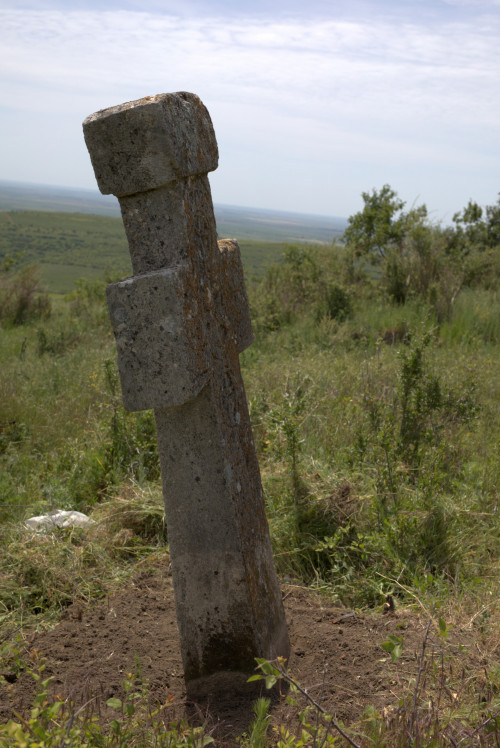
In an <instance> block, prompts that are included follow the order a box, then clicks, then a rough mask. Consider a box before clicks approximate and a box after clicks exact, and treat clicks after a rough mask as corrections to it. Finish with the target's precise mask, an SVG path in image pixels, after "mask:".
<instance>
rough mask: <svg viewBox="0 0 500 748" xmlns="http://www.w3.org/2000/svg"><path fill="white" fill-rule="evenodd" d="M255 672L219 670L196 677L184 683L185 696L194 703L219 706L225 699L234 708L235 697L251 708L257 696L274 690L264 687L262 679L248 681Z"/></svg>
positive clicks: (271, 693) (269, 693) (270, 693)
mask: <svg viewBox="0 0 500 748" xmlns="http://www.w3.org/2000/svg"><path fill="white" fill-rule="evenodd" d="M252 674H255V673H236V672H229V671H227V672H220V673H213V674H212V675H209V676H206V677H205V678H197V679H196V680H194V681H190V682H189V683H187V684H186V696H187V699H188V700H189V701H191V702H194V703H195V704H196V705H198V707H199V706H201V707H203V706H205V705H207V706H208V705H211V706H212V707H213V706H214V705H217V706H218V707H219V708H220V707H221V706H223V705H224V703H225V702H226V701H227V702H228V703H230V704H231V705H232V706H233V708H234V702H235V699H236V700H238V701H240V702H242V703H243V704H245V703H247V704H248V707H249V708H251V706H252V705H253V703H254V702H255V700H256V699H258V698H259V696H263V695H266V696H270V697H272V696H273V694H274V691H273V690H271V689H267V688H266V687H265V684H264V681H262V680H259V681H252V682H250V683H249V682H248V679H249V677H250V676H251V675H252Z"/></svg>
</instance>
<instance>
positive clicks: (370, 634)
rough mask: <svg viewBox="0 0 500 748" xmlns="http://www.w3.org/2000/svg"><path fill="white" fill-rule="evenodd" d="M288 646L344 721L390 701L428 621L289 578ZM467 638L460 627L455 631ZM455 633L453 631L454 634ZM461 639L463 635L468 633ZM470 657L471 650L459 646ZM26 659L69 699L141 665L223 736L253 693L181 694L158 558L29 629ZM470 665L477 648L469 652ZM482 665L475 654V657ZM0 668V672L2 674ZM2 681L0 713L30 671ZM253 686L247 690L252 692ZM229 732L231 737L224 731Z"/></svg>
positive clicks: (302, 676) (24, 691) (23, 693)
mask: <svg viewBox="0 0 500 748" xmlns="http://www.w3.org/2000/svg"><path fill="white" fill-rule="evenodd" d="M283 597H284V604H285V609H286V615H287V620H288V624H289V631H290V639H291V643H292V654H291V658H290V662H289V672H290V673H291V674H292V675H293V677H294V678H295V679H296V680H297V681H298V682H299V683H300V684H301V685H302V686H304V687H306V688H307V689H308V691H309V693H310V694H311V695H312V696H313V697H314V698H315V699H316V700H317V701H318V702H320V703H321V705H322V706H323V707H324V709H326V710H327V711H328V712H329V713H330V714H335V715H336V717H337V718H338V719H339V720H342V721H343V722H344V723H345V724H349V723H352V722H353V721H355V720H357V719H359V718H360V717H361V715H362V713H363V710H364V709H365V707H366V706H367V705H369V704H371V705H373V706H375V707H377V708H379V709H380V710H387V709H390V708H391V707H393V706H395V705H397V702H398V699H399V698H400V697H401V693H402V691H403V690H404V687H405V684H406V685H408V683H411V679H412V678H414V677H415V675H416V673H417V671H418V658H419V654H420V651H421V649H422V641H423V638H424V633H425V629H426V626H427V621H426V620H425V619H424V618H419V617H418V616H417V615H416V614H415V612H414V611H410V610H407V611H402V612H400V611H396V612H394V613H392V612H389V613H388V614H387V615H385V614H384V613H383V610H382V607H381V608H380V611H379V612H376V613H374V614H372V615H362V614H359V613H357V612H354V611H350V610H348V609H346V608H338V607H334V606H332V605H330V604H329V603H328V601H327V600H326V599H325V598H323V597H321V596H319V595H317V594H314V593H312V592H311V591H309V590H307V589H305V588H303V587H300V586H298V585H297V586H296V585H293V584H290V585H287V586H284V588H283ZM389 635H395V636H402V637H403V638H404V651H403V655H402V657H401V658H400V659H399V660H398V662H397V663H396V664H392V663H391V660H390V657H389V656H388V655H387V653H386V652H385V651H384V650H383V649H382V648H381V646H380V645H381V643H382V642H384V641H386V640H387V638H388V636H389ZM463 636H464V637H465V638H467V636H466V633H464V635H463ZM459 639H460V636H457V634H456V633H455V641H456V642H457V643H458V641H459ZM466 643H467V642H466ZM463 656H464V657H467V658H468V659H469V661H470V659H471V656H472V655H471V652H470V651H469V653H468V654H466V655H463ZM24 658H25V659H26V658H28V660H31V661H32V662H35V661H36V660H37V659H38V661H39V660H40V658H43V659H44V660H46V667H45V670H44V673H43V677H44V678H45V677H49V676H54V680H53V681H52V686H51V687H52V688H53V691H54V693H56V694H58V695H61V696H63V697H65V698H66V697H69V698H70V699H71V700H73V701H74V702H75V703H76V704H81V703H85V702H88V701H89V699H90V700H92V703H94V704H96V703H97V704H98V705H99V709H100V711H101V713H103V711H104V713H105V712H106V707H105V702H106V700H107V699H109V698H110V697H112V696H118V697H120V696H123V688H122V684H123V680H124V678H125V677H126V674H127V673H135V672H136V671H137V663H138V662H139V663H140V666H141V668H142V677H143V678H144V680H147V681H148V682H149V693H150V694H151V696H152V697H153V698H154V699H155V700H157V701H159V702H161V703H162V704H164V703H165V702H167V701H168V702H169V703H170V704H172V705H173V706H172V708H176V709H177V713H176V716H181V715H182V716H184V715H185V714H186V713H187V714H191V715H192V714H193V712H196V713H197V714H198V715H203V717H204V718H208V720H209V723H211V724H212V726H213V725H218V734H219V735H222V736H224V739H225V740H226V741H228V740H229V742H225V743H224V744H226V745H231V744H232V743H231V740H232V737H234V735H235V734H239V733H241V732H242V731H244V730H245V729H246V728H247V727H248V725H249V722H250V721H251V719H252V716H253V714H252V709H251V700H250V699H249V698H246V699H245V698H244V697H242V695H241V694H235V693H233V692H226V693H225V694H218V696H212V697H208V698H207V699H206V701H205V703H200V704H198V705H193V704H190V703H189V702H188V700H187V699H186V693H185V688H184V681H183V676H182V663H181V656H180V648H179V639H178V633H177V626H176V620H175V610H174V601H173V590H172V580H171V575H170V572H169V569H168V565H167V564H165V567H164V568H160V569H158V570H157V571H154V572H148V573H147V574H143V575H139V576H136V577H135V579H134V581H132V582H130V583H129V585H128V586H127V587H125V588H122V589H121V590H119V591H117V592H116V593H115V594H113V595H112V596H110V597H109V598H108V599H106V600H104V601H101V602H99V603H95V604H92V605H89V606H82V605H74V606H72V607H71V608H69V609H67V611H65V614H64V616H63V618H62V619H61V621H60V623H59V624H58V625H57V626H56V627H55V628H54V629H52V630H51V631H48V632H44V633H39V634H33V635H32V636H31V638H30V639H29V643H28V645H27V649H26V652H25V653H24ZM474 659H475V665H476V667H477V665H478V657H477V655H474ZM479 664H480V663H479ZM0 675H1V674H0ZM4 677H5V678H7V679H8V680H9V681H13V682H10V683H9V682H7V683H4V685H1V683H2V680H1V679H0V721H1V722H5V721H6V720H7V719H9V718H10V717H11V716H13V715H12V709H15V710H16V711H18V712H21V713H23V712H24V713H25V712H26V711H27V709H28V707H29V706H30V705H31V703H32V699H33V697H34V695H35V683H34V680H33V678H32V677H31V676H30V675H29V674H28V673H22V674H20V675H19V677H14V676H13V674H12V673H4ZM254 696H255V695H254V694H253V695H252V699H253V698H254ZM271 711H272V713H273V716H274V718H275V719H279V720H282V721H287V720H291V719H292V711H293V709H292V708H291V707H290V706H288V705H287V704H285V702H284V701H283V700H281V701H280V699H275V701H274V703H273V706H272V709H271ZM231 736H232V737H231Z"/></svg>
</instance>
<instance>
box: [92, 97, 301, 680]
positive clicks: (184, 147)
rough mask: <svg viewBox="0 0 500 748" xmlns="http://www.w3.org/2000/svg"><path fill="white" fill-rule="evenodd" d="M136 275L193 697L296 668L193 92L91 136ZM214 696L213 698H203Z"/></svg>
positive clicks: (123, 290)
mask: <svg viewBox="0 0 500 748" xmlns="http://www.w3.org/2000/svg"><path fill="white" fill-rule="evenodd" d="M83 128H84V135H85V141H86V144H87V148H88V150H89V153H90V157H91V160H92V165H93V167H94V171H95V175H96V179H97V183H98V185H99V188H100V190H101V192H102V193H104V194H111V193H112V194H114V195H116V196H117V197H118V198H119V201H120V207H121V212H122V216H123V222H124V225H125V230H126V234H127V238H128V242H129V248H130V254H131V258H132V267H133V272H134V275H133V277H131V278H127V279H126V280H123V281H120V282H118V283H112V284H111V285H109V286H108V287H107V300H108V307H109V313H110V317H111V322H112V326H113V331H114V334H115V338H116V345H117V350H118V367H119V371H120V379H121V386H122V396H123V402H124V405H125V408H126V409H127V410H130V411H134V410H144V409H149V408H153V409H154V413H155V420H156V430H157V438H158V448H159V455H160V464H161V471H162V482H163V496H164V501H165V516H166V522H167V530H168V539H169V547H170V555H171V562H172V574H173V583H174V592H175V601H176V611H177V621H178V626H179V633H180V639H181V649H182V657H183V665H184V675H185V680H186V684H187V686H188V691H189V690H193V688H196V687H197V686H199V685H200V684H205V685H206V684H207V683H211V684H213V683H214V680H215V681H217V679H219V680H221V679H222V680H225V682H226V683H227V678H228V677H229V674H235V675H236V674H238V673H239V674H240V678H239V680H240V681H241V674H245V677H246V675H247V674H249V673H251V672H252V671H253V670H254V669H255V657H266V658H269V659H271V658H274V657H277V656H279V655H281V656H283V657H287V656H288V654H289V641H288V632H287V627H286V622H285V617H284V612H283V605H282V600H281V594H280V589H279V585H278V581H277V577H276V573H275V569H274V563H273V558H272V552H271V543H270V537H269V530H268V524H267V519H266V514H265V508H264V499H263V493H262V485H261V479H260V472H259V466H258V462H257V457H256V453H255V448H254V443H253V438H252V431H251V426H250V419H249V415H248V407H247V402H246V396H245V391H244V387H243V381H242V378H241V373H240V367H239V358H238V355H239V353H240V352H241V351H243V350H244V349H245V348H246V347H247V346H249V345H250V343H251V342H252V340H253V333H252V328H251V321H250V312H249V306H248V299H247V295H246V290H245V285H244V280H243V270H242V264H241V259H240V254H239V247H238V244H237V243H236V242H235V241H234V240H225V241H221V242H219V243H218V242H217V234H216V226H215V218H214V213H213V206H212V199H211V193H210V186H209V182H208V176H207V173H208V172H209V171H213V170H214V169H216V168H217V164H218V150H217V142H216V139H215V133H214V130H213V126H212V122H211V119H210V115H209V113H208V111H207V110H206V108H205V107H204V105H203V104H202V102H201V101H200V99H199V98H198V97H197V96H195V95H194V94H190V93H173V94H161V95H158V96H148V97H146V98H144V99H140V100H138V101H132V102H128V103H126V104H121V105H119V106H116V107H111V108H109V109H104V110H102V111H100V112H96V113H95V114H92V115H90V116H89V117H87V119H86V120H85V122H84V123H83ZM202 688H203V685H202Z"/></svg>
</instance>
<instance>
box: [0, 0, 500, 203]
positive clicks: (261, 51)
mask: <svg viewBox="0 0 500 748" xmlns="http://www.w3.org/2000/svg"><path fill="white" fill-rule="evenodd" d="M448 1H449V2H452V1H453V2H455V1H456V2H458V1H459V0H448ZM482 5H483V6H484V5H485V3H483V4H482ZM488 5H490V6H491V5H492V3H489V4H488ZM490 10H491V9H490ZM0 28H2V47H1V49H0V70H1V71H2V72H1V76H2V79H3V82H2V89H3V95H2V105H3V107H5V108H6V109H7V110H8V111H9V112H10V114H11V115H12V116H11V117H10V118H9V121H12V122H15V121H16V113H19V114H20V116H22V117H24V120H25V122H26V123H27V122H28V118H32V119H35V120H38V121H40V119H41V118H44V119H46V120H47V123H51V126H52V127H53V128H57V126H58V124H57V123H59V126H60V127H62V126H63V123H64V126H66V122H67V121H68V120H71V122H72V124H73V126H74V133H73V135H74V138H75V140H72V137H73V135H72V136H69V135H68V138H69V140H68V143H70V142H72V143H76V138H81V135H80V131H79V130H77V128H76V122H79V121H81V120H82V119H83V118H84V117H85V116H86V115H87V114H89V113H90V112H91V111H95V110H97V109H100V108H103V107H106V106H111V105H114V104H117V103H120V102H122V101H126V100H130V99H134V98H139V97H141V96H144V95H147V94H152V93H159V92H162V91H175V90H191V91H194V92H196V93H198V94H199V95H200V96H201V98H202V99H203V100H204V101H205V103H206V104H207V106H208V108H209V110H210V112H211V113H212V116H213V119H214V123H215V125H216V132H217V135H218V139H219V142H220V145H221V152H222V155H224V153H223V150H222V147H223V146H224V144H225V143H227V147H228V149H231V152H234V153H239V154H241V158H242V161H241V163H242V166H243V165H245V163H246V160H245V154H247V153H248V151H252V154H253V155H252V158H253V159H258V154H262V158H263V159H264V160H265V159H266V158H273V159H274V162H275V163H280V162H282V163H283V164H284V167H286V164H290V160H291V159H297V160H299V161H300V160H301V159H302V160H304V159H308V160H309V163H310V164H319V163H321V162H322V161H325V160H326V159H328V160H330V159H331V160H332V161H335V159H337V160H339V159H348V158H350V159H354V160H356V161H357V162H359V161H360V160H361V159H365V160H366V163H367V168H370V164H372V165H373V168H375V163H378V164H379V165H380V164H386V165H391V164H398V163H399V164H401V163H405V164H408V168H411V166H410V165H411V163H412V162H418V163H419V165H420V164H421V162H422V161H423V160H425V159H426V158H427V160H429V162H430V161H431V160H432V159H435V161H434V163H437V164H439V163H442V164H449V163H452V162H453V160H454V159H455V160H456V159H457V154H459V153H461V155H460V158H461V159H463V161H464V162H466V161H473V160H474V159H475V158H480V157H481V158H483V155H482V154H483V153H491V154H494V155H493V159H494V160H495V159H497V158H498V157H497V156H496V154H497V153H498V148H497V149H496V151H494V149H493V143H496V145H498V138H497V136H496V132H497V128H498V121H499V120H500V100H499V97H498V95H497V90H498V80H499V78H500V45H499V43H498V41H499V39H498V36H499V35H498V31H497V28H496V27H495V24H492V23H491V22H488V23H487V22H486V21H485V20H484V19H482V18H481V17H480V16H478V18H477V21H476V22H475V23H474V24H466V23H464V22H458V21H456V20H454V19H451V20H448V21H444V20H441V21H440V22H439V23H438V22H435V23H433V24H432V25H431V26H427V25H425V24H423V23H422V22H419V21H418V18H415V19H413V22H409V20H408V19H406V20H405V21H404V22H403V21H401V22H399V21H395V20H394V19H392V20H391V19H388V18H387V16H381V17H380V18H378V17H376V16H373V17H368V18H366V19H362V18H360V19H359V20H356V21H354V20H345V19H344V20H335V19H327V20H324V19H322V20H317V19H314V18H312V19H309V20H304V19H302V20H300V21H298V20H296V21H293V20H287V21H284V20H274V21H272V20H269V21H268V22H266V23H265V24H263V23H262V22H259V21H257V20H255V18H251V17H247V18H236V17H232V18H226V19H224V22H222V21H221V18H220V17H217V18H215V17H209V16H204V17H203V16H198V17H192V16H189V17H185V18H181V17H179V16H174V15H159V14H153V13H149V12H132V11H126V10H119V11H102V12H98V11H88V10H78V11H71V10H69V11H60V10H47V11H41V10H38V11H36V10H35V11H30V10H17V11H16V10H12V9H11V10H8V9H5V10H4V11H1V10H0ZM35 129H36V128H35V127H34V126H32V130H31V131H30V132H34V131H35ZM40 129H43V131H44V137H45V138H46V137H49V135H48V132H50V126H49V124H47V126H46V127H43V128H40ZM15 137H16V138H17V135H16V136H15ZM54 137H55V138H56V139H57V135H56V134H55V135H54ZM12 138H14V135H13V136H12ZM8 142H9V139H8V138H7V139H6V140H5V143H6V144H8ZM11 142H13V141H12V140H11ZM16 142H18V141H17V140H16ZM0 147H1V146H0ZM5 147H6V148H7V147H8V145H6V146H5ZM68 147H69V146H68ZM488 147H489V148H490V150H488ZM81 149H82V150H81V153H80V155H79V156H78V158H80V157H81V158H82V159H83V158H86V154H85V153H84V152H83V145H82V146H81ZM40 150H41V151H42V150H43V146H42V145H41V146H40ZM7 155H8V154H7ZM41 157H42V156H40V158H41ZM7 162H8V159H7ZM297 163H298V161H297ZM280 168H281V167H280ZM61 169H62V171H61V174H64V167H63V166H61V167H60V170H61ZM10 176H11V178H13V177H12V175H10ZM54 181H56V180H54ZM59 181H60V180H59ZM223 200H224V201H226V202H230V200H228V199H226V198H223ZM234 202H241V200H234ZM253 204H259V203H258V201H257V199H255V200H253ZM295 207H297V206H295ZM320 212H321V211H320Z"/></svg>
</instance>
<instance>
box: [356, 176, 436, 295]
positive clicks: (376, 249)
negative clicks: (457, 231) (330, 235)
mask: <svg viewBox="0 0 500 748" xmlns="http://www.w3.org/2000/svg"><path fill="white" fill-rule="evenodd" d="M362 198H363V202H364V207H363V210H361V211H359V213H356V214H355V215H353V216H351V217H350V218H349V219H348V227H347V229H346V230H345V232H344V241H345V243H346V245H347V249H348V253H349V254H350V258H349V259H350V260H351V262H352V257H355V258H364V259H366V260H367V261H368V262H369V263H371V264H372V265H380V266H381V267H382V282H383V285H384V287H385V290H386V292H387V294H388V295H389V297H390V298H391V299H393V301H395V302H396V303H398V304H403V303H404V302H405V301H406V298H407V295H408V293H409V291H410V285H411V279H412V273H413V267H412V266H413V264H414V255H415V251H416V248H417V247H421V246H422V236H423V233H425V231H426V230H427V229H428V228H429V225H428V223H427V208H426V206H425V205H421V206H419V207H417V208H412V210H410V211H408V212H405V211H404V210H403V209H404V207H405V202H404V201H403V200H401V199H400V198H399V197H398V195H397V193H396V192H395V191H394V190H393V189H392V187H390V186H389V185H388V184H385V185H384V186H383V187H382V189H380V190H379V191H377V190H375V189H374V190H372V192H371V193H368V192H363V193H362Z"/></svg>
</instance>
